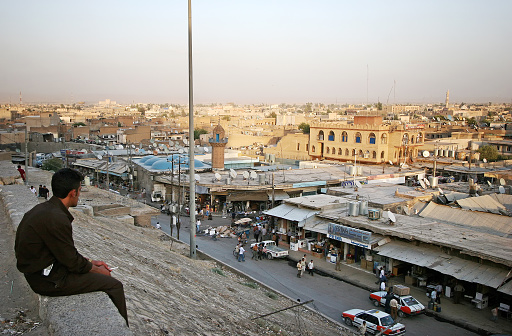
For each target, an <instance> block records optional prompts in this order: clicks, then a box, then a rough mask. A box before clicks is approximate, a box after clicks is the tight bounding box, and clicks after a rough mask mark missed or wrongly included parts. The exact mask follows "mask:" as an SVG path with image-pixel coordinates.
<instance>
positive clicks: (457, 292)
mask: <svg viewBox="0 0 512 336" xmlns="http://www.w3.org/2000/svg"><path fill="white" fill-rule="evenodd" d="M465 291H466V289H464V287H463V286H462V285H461V284H460V283H457V284H456V285H455V287H454V288H453V303H454V304H459V303H460V300H461V299H462V295H463V294H464V292H465Z"/></svg>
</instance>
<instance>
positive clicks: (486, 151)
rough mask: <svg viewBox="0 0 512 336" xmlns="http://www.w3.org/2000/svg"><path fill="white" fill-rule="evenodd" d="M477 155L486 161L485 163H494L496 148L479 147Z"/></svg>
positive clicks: (496, 156) (496, 155) (496, 154)
mask: <svg viewBox="0 0 512 336" xmlns="http://www.w3.org/2000/svg"><path fill="white" fill-rule="evenodd" d="M478 153H480V157H481V158H482V159H486V160H487V161H496V160H497V159H498V155H499V153H498V150H497V149H496V147H494V146H489V145H487V146H482V147H480V148H479V149H478Z"/></svg>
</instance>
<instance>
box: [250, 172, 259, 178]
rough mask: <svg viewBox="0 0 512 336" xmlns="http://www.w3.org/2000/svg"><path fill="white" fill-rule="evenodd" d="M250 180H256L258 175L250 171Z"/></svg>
mask: <svg viewBox="0 0 512 336" xmlns="http://www.w3.org/2000/svg"><path fill="white" fill-rule="evenodd" d="M251 178H252V179H253V180H256V179H257V178H258V174H256V172H255V171H252V172H251Z"/></svg>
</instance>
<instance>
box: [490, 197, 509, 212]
mask: <svg viewBox="0 0 512 336" xmlns="http://www.w3.org/2000/svg"><path fill="white" fill-rule="evenodd" d="M490 196H491V197H492V198H493V199H495V200H496V201H497V202H500V204H502V205H503V206H504V207H505V208H506V209H507V210H508V211H509V212H511V213H512V195H507V194H491V195H490Z"/></svg>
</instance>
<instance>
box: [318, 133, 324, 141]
mask: <svg viewBox="0 0 512 336" xmlns="http://www.w3.org/2000/svg"><path fill="white" fill-rule="evenodd" d="M318 140H320V141H322V140H324V131H320V132H318Z"/></svg>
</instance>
